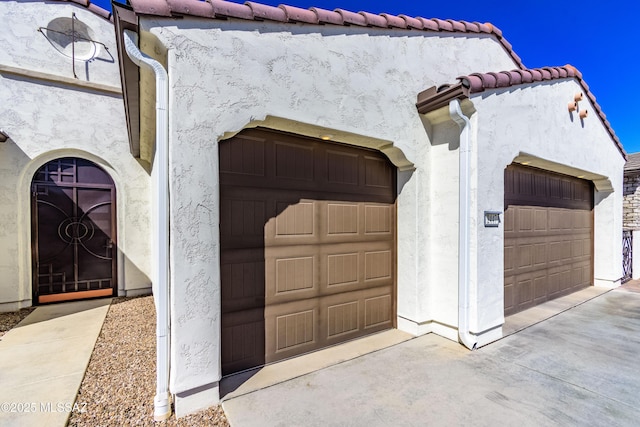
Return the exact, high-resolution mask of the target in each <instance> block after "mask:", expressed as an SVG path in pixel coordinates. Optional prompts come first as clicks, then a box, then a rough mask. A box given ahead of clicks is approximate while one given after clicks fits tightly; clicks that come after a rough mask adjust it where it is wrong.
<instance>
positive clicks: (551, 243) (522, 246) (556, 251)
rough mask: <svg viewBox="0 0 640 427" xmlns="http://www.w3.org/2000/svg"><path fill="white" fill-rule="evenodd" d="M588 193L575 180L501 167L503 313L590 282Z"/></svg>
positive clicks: (585, 184)
mask: <svg viewBox="0 0 640 427" xmlns="http://www.w3.org/2000/svg"><path fill="white" fill-rule="evenodd" d="M592 197H593V190H592V186H591V184H590V183H588V182H586V181H583V180H579V179H577V178H572V177H566V176H564V175H559V174H555V173H552V172H547V171H542V170H537V169H534V168H526V167H523V166H514V165H512V166H509V167H508V168H507V169H506V170H505V218H504V224H505V231H504V254H505V264H504V274H505V276H504V280H505V282H504V283H505V288H504V289H505V315H509V314H513V313H516V312H518V311H521V310H523V309H525V308H529V307H530V306H533V305H536V304H540V303H542V302H544V301H547V300H549V299H552V298H557V297H559V296H562V295H566V294H568V293H571V292H574V291H576V290H578V289H582V288H584V287H586V286H589V285H590V284H591V283H592V280H593V279H592V277H593V273H592V271H593V263H592V239H593V214H592V203H593V198H592Z"/></svg>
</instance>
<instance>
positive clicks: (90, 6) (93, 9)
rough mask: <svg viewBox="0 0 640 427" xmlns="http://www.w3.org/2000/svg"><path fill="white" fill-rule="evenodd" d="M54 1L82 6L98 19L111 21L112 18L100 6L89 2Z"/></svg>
mask: <svg viewBox="0 0 640 427" xmlns="http://www.w3.org/2000/svg"><path fill="white" fill-rule="evenodd" d="M54 1H59V2H66V3H75V4H77V5H80V6H84V7H85V8H86V9H87V10H88V11H89V12H93V13H95V14H96V15H98V16H99V17H101V18H104V19H106V20H108V21H113V19H112V16H111V12H109V11H108V10H105V9H103V8H101V7H100V6H97V5H95V4H93V3H91V1H90V0H54Z"/></svg>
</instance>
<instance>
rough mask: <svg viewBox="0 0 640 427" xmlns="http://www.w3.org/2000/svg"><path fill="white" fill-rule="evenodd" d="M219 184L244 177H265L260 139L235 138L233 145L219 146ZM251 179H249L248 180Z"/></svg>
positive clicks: (262, 146) (262, 145)
mask: <svg viewBox="0 0 640 427" xmlns="http://www.w3.org/2000/svg"><path fill="white" fill-rule="evenodd" d="M220 171H221V172H223V175H222V176H221V182H222V183H225V180H227V179H228V180H231V179H233V180H235V181H236V182H237V180H238V179H242V177H243V175H244V176H254V177H256V176H257V177H264V176H265V145H264V140H263V139H262V138H255V137H251V136H246V135H239V136H237V137H236V139H235V141H234V144H224V145H221V146H220ZM249 179H251V178H249Z"/></svg>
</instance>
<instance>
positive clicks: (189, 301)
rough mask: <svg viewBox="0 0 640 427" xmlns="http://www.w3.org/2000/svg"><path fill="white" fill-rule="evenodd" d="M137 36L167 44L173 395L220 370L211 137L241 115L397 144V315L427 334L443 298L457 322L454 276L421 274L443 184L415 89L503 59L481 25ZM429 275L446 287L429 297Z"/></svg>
mask: <svg viewBox="0 0 640 427" xmlns="http://www.w3.org/2000/svg"><path fill="white" fill-rule="evenodd" d="M140 44H141V46H145V47H146V53H148V54H149V55H151V56H156V57H160V56H162V55H163V54H162V53H160V54H159V52H164V50H165V49H166V50H167V66H168V72H169V81H170V89H169V90H170V106H169V109H170V126H169V128H170V129H169V130H170V147H171V154H170V165H171V166H170V169H171V170H170V175H171V177H170V182H171V248H172V255H171V256H172V264H171V265H172V268H171V282H172V330H171V333H172V355H171V357H172V364H171V369H172V375H171V381H172V385H171V387H172V391H173V392H174V393H179V392H183V391H185V390H190V389H196V388H197V387H200V386H202V385H206V384H211V383H215V382H216V381H218V380H219V379H220V361H219V360H220V337H219V331H220V302H219V301H220V282H219V275H220V272H219V260H218V258H219V236H218V223H219V211H218V206H217V201H218V197H219V194H218V147H217V142H218V141H219V140H220V139H221V138H224V137H228V136H230V135H232V134H233V133H235V132H238V131H240V130H242V129H243V128H245V127H251V126H257V125H263V126H264V125H265V123H274V122H277V123H279V125H278V129H280V130H288V131H293V132H296V133H304V134H306V135H308V136H314V137H319V136H320V133H319V131H320V130H325V131H326V130H332V132H329V133H331V134H333V135H341V134H349V135H351V136H352V137H353V139H354V140H358V144H359V145H365V146H372V147H377V145H376V144H377V142H375V143H374V141H380V140H386V141H388V142H389V144H393V146H394V147H395V148H396V149H398V150H400V151H401V152H402V156H404V157H405V158H406V159H408V161H409V162H411V163H413V164H414V165H415V166H416V169H415V170H414V171H405V172H401V173H400V174H399V183H400V184H399V191H398V193H399V196H398V290H397V294H398V302H397V307H398V316H399V320H400V321H401V322H402V324H403V325H405V326H403V328H405V329H408V330H411V331H412V332H414V333H424V332H430V331H431V330H432V328H431V325H432V321H433V320H434V314H433V308H434V307H436V306H442V305H444V306H445V307H446V308H444V310H446V312H447V317H446V318H445V319H436V320H437V321H438V320H439V321H440V322H442V323H445V324H446V326H445V327H446V328H449V330H454V329H455V325H456V324H457V318H456V316H455V315H453V316H449V314H451V313H457V293H456V292H457V291H456V286H457V285H456V283H449V282H448V281H446V282H445V281H443V280H440V279H439V278H435V279H434V278H433V277H432V275H431V273H430V269H431V267H432V264H433V263H434V262H436V261H434V259H435V258H433V257H431V254H432V253H433V252H434V249H433V248H432V247H431V246H430V245H429V244H427V242H429V241H431V240H432V239H434V237H433V236H432V234H433V233H434V231H438V232H440V230H441V228H440V227H439V225H438V224H434V223H433V222H431V221H430V220H429V219H428V218H427V213H428V212H430V209H429V204H430V201H431V200H432V199H433V198H434V197H440V188H441V187H439V186H434V183H433V174H432V173H431V172H430V167H431V166H435V165H433V164H431V163H430V157H429V156H430V154H429V153H430V151H431V149H432V147H431V146H430V144H429V137H428V135H427V132H426V130H425V125H424V124H423V122H422V120H421V118H420V116H419V114H417V112H416V107H415V101H416V96H417V94H418V92H420V91H422V90H424V89H425V88H427V87H429V86H432V85H434V84H440V83H441V82H447V81H451V80H452V79H454V78H455V77H456V76H458V75H462V74H466V73H470V72H474V71H477V70H491V69H511V68H513V67H514V66H515V64H514V63H513V60H512V59H511V58H510V56H509V55H508V53H507V52H506V51H505V50H504V48H503V47H502V46H501V45H500V43H498V42H497V41H496V40H495V39H493V38H491V37H490V36H486V35H472V36H468V35H454V34H448V35H442V34H437V35H436V34H428V33H416V32H411V31H403V30H393V31H391V30H383V29H372V28H367V29H362V28H353V27H333V26H304V25H283V24H277V23H270V22H242V21H234V20H228V21H217V20H216V21H214V20H211V21H208V20H197V21H196V20H189V19H183V20H180V21H176V20H164V19H152V18H143V19H142V20H141V43H140ZM154 45H155V46H157V47H156V48H152V46H154ZM459 58H465V61H464V62H463V61H460V60H459ZM141 92H142V93H143V94H144V93H146V90H145V88H143V89H142V90H141ZM141 104H142V105H146V104H145V100H144V99H143V100H142V101H141ZM142 114H143V115H144V114H145V113H144V112H143V113H142ZM274 118H280V119H281V120H280V121H277V120H274ZM265 120H267V121H266V122H265ZM266 126H267V127H268V125H266ZM143 132H144V130H143ZM334 140H336V141H338V142H347V143H349V142H350V140H349V138H348V137H345V138H344V139H341V138H339V137H338V138H335V139H334ZM451 155H452V156H453V155H454V153H452V154H451ZM392 161H393V159H392ZM453 161H454V160H451V162H453ZM441 167H444V166H441ZM438 185H439V183H438ZM448 186H449V184H447V188H448ZM447 197H449V198H451V197H456V196H455V192H454V195H453V196H449V195H448V194H447ZM443 214H444V213H443ZM446 214H447V215H448V218H447V222H446V224H447V225H446V233H445V234H446V235H445V236H440V235H438V236H437V239H439V241H440V242H442V241H444V242H447V243H446V244H445V246H446V248H444V249H446V250H447V251H448V253H447V255H446V256H448V257H450V259H449V261H448V264H451V263H455V259H456V256H457V248H456V244H455V242H456V241H457V237H454V238H453V239H452V238H451V237H452V236H451V234H453V233H455V235H456V236H457V228H456V227H457V226H456V225H455V221H452V220H451V213H450V212H447V213H446ZM440 239H443V240H440ZM442 249H443V248H442V247H441V248H438V250H442ZM446 279H447V280H448V279H449V277H446ZM439 286H442V287H443V288H445V289H447V292H448V293H447V294H446V297H443V298H442V299H435V298H433V295H432V289H433V288H436V287H439ZM451 292H453V293H451ZM399 323H400V322H399ZM453 334H454V335H455V332H453Z"/></svg>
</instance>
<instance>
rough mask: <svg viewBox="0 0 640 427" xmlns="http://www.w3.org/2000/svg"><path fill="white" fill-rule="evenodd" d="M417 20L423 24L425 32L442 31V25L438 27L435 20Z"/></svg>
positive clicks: (420, 18)
mask: <svg viewBox="0 0 640 427" xmlns="http://www.w3.org/2000/svg"><path fill="white" fill-rule="evenodd" d="M416 19H417V20H418V21H420V23H421V24H422V29H423V30H429V31H441V29H442V28H441V27H440V25H438V21H436V20H435V19H427V18H423V17H421V16H418V17H417V18H416Z"/></svg>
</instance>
